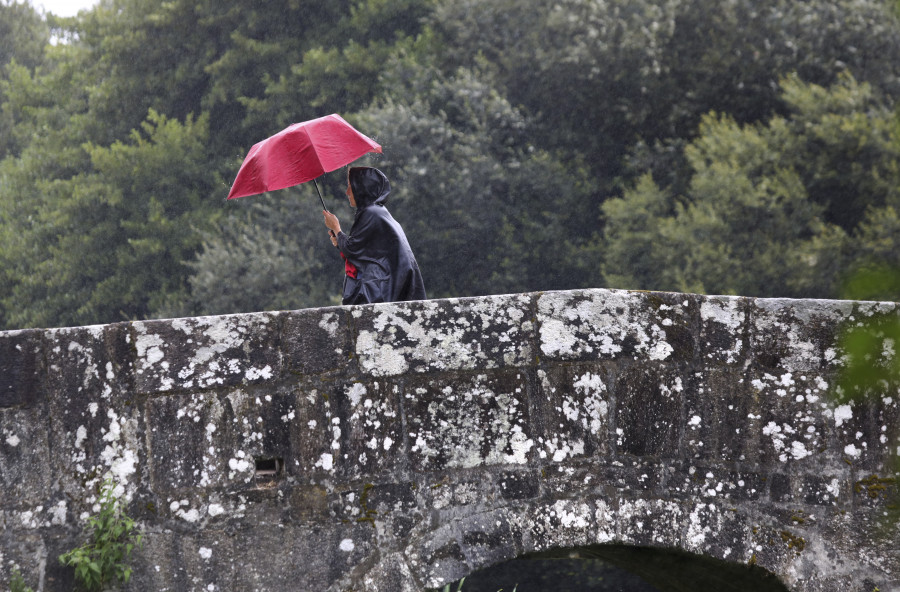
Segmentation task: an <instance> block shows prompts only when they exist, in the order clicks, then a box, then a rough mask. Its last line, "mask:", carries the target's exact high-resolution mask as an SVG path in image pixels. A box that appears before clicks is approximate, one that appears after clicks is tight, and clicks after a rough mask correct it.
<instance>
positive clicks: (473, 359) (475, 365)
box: [353, 295, 534, 376]
mask: <svg viewBox="0 0 900 592" xmlns="http://www.w3.org/2000/svg"><path fill="white" fill-rule="evenodd" d="M353 317H354V319H356V326H357V331H358V334H357V337H356V355H357V356H358V358H359V364H360V368H361V370H362V371H363V372H364V373H366V374H370V375H372V376H398V375H401V374H408V373H413V372H436V371H437V372H440V371H451V370H488V369H493V368H500V367H504V366H523V365H527V364H530V363H531V362H532V356H533V355H534V353H533V352H532V348H531V343H532V339H533V324H532V312H531V299H530V298H529V297H527V296H524V295H519V296H485V297H482V298H464V299H459V300H457V299H452V300H431V301H425V302H414V303H410V304H407V305H405V306H403V307H397V306H391V305H374V306H364V307H359V308H356V309H354V311H353Z"/></svg>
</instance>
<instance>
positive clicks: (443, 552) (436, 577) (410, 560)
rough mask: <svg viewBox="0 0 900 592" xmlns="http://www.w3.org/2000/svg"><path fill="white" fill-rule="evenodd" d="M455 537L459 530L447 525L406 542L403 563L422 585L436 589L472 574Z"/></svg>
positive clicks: (457, 538)
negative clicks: (404, 561) (407, 543)
mask: <svg viewBox="0 0 900 592" xmlns="http://www.w3.org/2000/svg"><path fill="white" fill-rule="evenodd" d="M458 540H459V531H458V529H457V528H456V527H455V525H452V524H451V525H444V526H441V527H440V528H438V529H436V530H434V531H432V532H429V533H427V534H426V535H424V536H423V537H422V538H421V539H419V540H416V541H414V542H413V544H410V545H407V547H406V549H405V555H406V563H407V565H408V566H409V569H410V571H411V572H412V573H413V575H414V576H415V577H416V579H417V580H419V581H420V582H422V583H424V585H425V587H426V588H440V587H441V586H443V585H445V584H449V583H450V582H455V581H456V580H459V579H460V578H463V577H465V576H467V575H469V574H470V573H472V569H471V568H470V567H469V565H468V564H467V563H466V557H465V554H464V553H463V550H462V548H461V547H460V545H459V542H458Z"/></svg>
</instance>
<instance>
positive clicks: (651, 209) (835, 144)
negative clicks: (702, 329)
mask: <svg viewBox="0 0 900 592" xmlns="http://www.w3.org/2000/svg"><path fill="white" fill-rule="evenodd" d="M782 88H783V99H784V100H785V101H786V103H787V104H788V105H789V107H790V115H789V116H788V117H780V116H776V117H773V118H772V119H771V120H770V121H769V122H768V123H766V124H757V125H740V124H739V123H737V122H736V121H735V120H734V119H733V118H731V117H730V116H725V115H717V114H709V115H707V116H706V117H704V119H703V121H702V123H701V125H700V128H699V134H698V137H697V139H696V140H694V141H693V142H692V143H691V144H690V145H689V146H688V147H687V148H686V149H685V155H686V158H687V162H688V163H689V165H690V168H691V177H690V180H689V182H688V185H687V190H686V191H685V192H684V193H683V194H676V193H674V192H673V191H671V189H669V188H661V187H659V186H658V185H657V184H656V183H655V182H654V181H653V179H652V178H650V177H649V176H645V177H644V178H642V179H641V181H640V182H639V183H638V184H637V185H635V186H634V187H633V188H632V189H629V190H627V191H626V192H625V195H624V197H623V198H621V199H614V200H611V201H609V202H607V203H606V204H604V212H605V214H606V216H607V225H606V229H605V243H604V244H605V246H606V249H607V253H608V256H607V260H606V264H605V268H604V269H605V276H606V279H607V282H609V284H610V285H613V286H617V287H630V288H652V289H668V290H681V291H696V292H707V293H727V294H742V295H758V296H774V295H778V296H818V297H836V296H837V295H838V290H839V286H840V284H841V282H842V281H843V279H844V275H845V273H846V271H847V270H848V269H849V268H850V267H852V265H853V264H854V261H860V260H862V259H863V258H864V257H872V256H886V255H887V254H889V253H894V252H896V250H897V246H898V245H897V243H896V240H897V239H896V236H897V235H891V230H892V229H893V228H894V225H895V224H896V213H895V212H896V209H897V201H898V193H897V191H898V189H897V188H898V183H900V170H898V162H900V160H898V156H900V154H898V152H897V150H898V147H900V143H898V142H897V137H896V134H895V130H896V120H895V115H894V114H893V112H892V111H891V110H890V109H888V108H887V107H886V106H883V105H881V104H880V103H879V102H878V101H876V100H875V98H874V97H873V93H872V89H871V87H870V86H869V85H867V84H858V83H857V82H856V81H855V80H854V79H852V78H851V77H849V76H845V77H843V78H842V79H841V80H840V81H839V82H838V83H836V84H835V85H833V86H832V87H831V88H829V89H825V88H822V87H820V86H818V85H812V84H805V83H802V82H800V81H799V80H798V79H797V78H795V77H792V78H788V79H785V80H784V82H783V84H782Z"/></svg>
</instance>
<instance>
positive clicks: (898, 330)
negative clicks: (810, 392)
mask: <svg viewBox="0 0 900 592" xmlns="http://www.w3.org/2000/svg"><path fill="white" fill-rule="evenodd" d="M843 296H845V297H847V298H850V299H853V300H876V301H894V302H900V268H897V267H888V266H886V265H884V264H874V265H868V266H864V267H861V268H860V269H858V270H857V271H856V272H855V273H854V274H853V275H852V276H851V277H850V279H849V280H848V281H847V283H846V285H845V286H844V288H843ZM897 344H900V316H898V315H897V314H896V312H892V313H890V314H883V313H882V314H879V313H878V312H875V314H872V315H871V316H869V317H868V318H865V319H862V320H861V321H858V322H854V323H850V324H848V325H847V326H846V327H845V328H844V332H843V334H842V335H841V348H842V350H843V351H844V355H845V359H846V364H845V365H844V367H843V368H842V369H841V372H840V376H839V379H838V381H837V385H836V387H837V388H836V393H835V395H836V397H837V399H838V400H851V399H856V400H860V399H864V398H866V397H869V396H871V395H873V394H878V393H882V392H884V389H885V388H886V386H887V385H890V384H894V383H895V382H896V381H897V380H900V357H898V356H897V355H896V351H895V349H896V346H897Z"/></svg>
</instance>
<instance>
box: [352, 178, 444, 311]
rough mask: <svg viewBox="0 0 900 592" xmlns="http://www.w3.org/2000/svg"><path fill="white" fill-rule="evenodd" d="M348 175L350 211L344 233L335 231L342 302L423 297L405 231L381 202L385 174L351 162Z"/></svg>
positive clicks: (388, 188) (387, 187)
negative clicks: (341, 273) (353, 206)
mask: <svg viewBox="0 0 900 592" xmlns="http://www.w3.org/2000/svg"><path fill="white" fill-rule="evenodd" d="M348 176H349V179H350V188H351V190H352V191H353V199H354V200H355V201H356V217H355V218H354V219H353V227H352V228H351V229H350V234H349V235H348V234H345V233H344V232H340V233H338V235H337V247H338V249H340V251H341V256H342V257H343V258H344V260H345V261H346V266H345V267H346V272H347V273H346V276H345V277H344V293H343V300H342V302H343V303H344V304H368V303H371V302H399V301H404V300H425V298H426V296H425V284H424V282H423V281H422V274H421V273H420V272H419V265H418V264H417V263H416V258H415V257H414V256H413V252H412V249H410V247H409V242H407V240H406V234H404V232H403V228H401V227H400V224H398V223H397V221H396V220H394V217H393V216H391V213H390V212H388V210H387V208H386V207H384V204H385V202H386V201H387V197H388V195H389V194H390V192H391V184H390V182H389V181H388V179H387V177H386V176H385V175H384V173H382V172H381V171H379V170H378V169H376V168H372V167H353V168H351V169H350V173H349V175H348Z"/></svg>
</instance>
